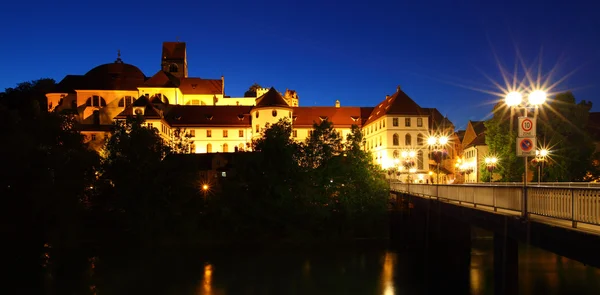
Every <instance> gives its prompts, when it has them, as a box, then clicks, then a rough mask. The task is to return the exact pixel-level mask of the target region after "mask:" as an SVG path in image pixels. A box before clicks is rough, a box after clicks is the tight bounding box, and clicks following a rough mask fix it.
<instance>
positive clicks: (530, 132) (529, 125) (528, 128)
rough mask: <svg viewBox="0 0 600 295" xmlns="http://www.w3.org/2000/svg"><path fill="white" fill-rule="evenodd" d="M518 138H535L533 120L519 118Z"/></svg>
mask: <svg viewBox="0 0 600 295" xmlns="http://www.w3.org/2000/svg"><path fill="white" fill-rule="evenodd" d="M519 137H535V120H534V119H533V118H529V117H519Z"/></svg>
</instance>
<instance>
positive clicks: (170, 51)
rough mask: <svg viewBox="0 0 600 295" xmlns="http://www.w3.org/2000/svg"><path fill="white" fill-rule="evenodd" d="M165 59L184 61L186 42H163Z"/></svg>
mask: <svg viewBox="0 0 600 295" xmlns="http://www.w3.org/2000/svg"><path fill="white" fill-rule="evenodd" d="M162 56H163V59H167V60H168V59H184V58H185V42H163V48H162Z"/></svg>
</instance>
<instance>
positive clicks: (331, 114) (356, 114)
mask: <svg viewBox="0 0 600 295" xmlns="http://www.w3.org/2000/svg"><path fill="white" fill-rule="evenodd" d="M292 117H293V120H294V122H293V125H294V126H297V127H312V125H313V124H314V123H317V124H318V123H321V121H322V120H329V121H330V122H332V123H333V124H334V127H350V126H352V125H358V126H362V117H361V108H360V107H339V108H336V107H296V108H294V109H293V113H292Z"/></svg>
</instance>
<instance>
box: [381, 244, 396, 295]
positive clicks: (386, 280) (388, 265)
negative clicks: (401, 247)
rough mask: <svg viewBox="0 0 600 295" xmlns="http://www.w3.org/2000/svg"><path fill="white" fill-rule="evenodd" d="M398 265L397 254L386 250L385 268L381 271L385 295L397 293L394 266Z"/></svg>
mask: <svg viewBox="0 0 600 295" xmlns="http://www.w3.org/2000/svg"><path fill="white" fill-rule="evenodd" d="M395 267H396V254H395V253H392V252H389V251H388V252H385V255H384V262H383V270H382V272H381V283H382V285H383V294H384V295H394V294H396V292H395V290H394V268H395Z"/></svg>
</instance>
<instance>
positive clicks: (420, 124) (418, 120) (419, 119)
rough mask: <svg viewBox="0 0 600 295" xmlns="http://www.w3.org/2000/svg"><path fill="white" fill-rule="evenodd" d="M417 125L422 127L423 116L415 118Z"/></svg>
mask: <svg viewBox="0 0 600 295" xmlns="http://www.w3.org/2000/svg"><path fill="white" fill-rule="evenodd" d="M417 127H423V118H417Z"/></svg>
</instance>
